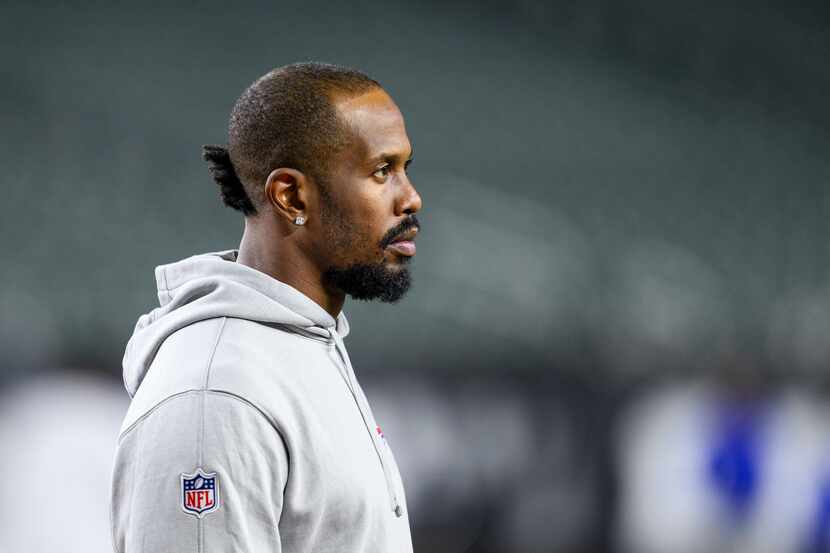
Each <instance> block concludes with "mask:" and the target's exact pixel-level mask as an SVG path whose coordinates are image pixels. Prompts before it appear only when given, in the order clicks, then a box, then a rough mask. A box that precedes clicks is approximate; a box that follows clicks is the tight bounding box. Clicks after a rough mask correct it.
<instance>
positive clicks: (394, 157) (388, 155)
mask: <svg viewBox="0 0 830 553" xmlns="http://www.w3.org/2000/svg"><path fill="white" fill-rule="evenodd" d="M414 158H415V148H413V149H412V151H411V152H410V153H409V157H406V156H404V155H402V154H398V153H392V152H383V153H380V154H378V155H376V156H375V157H374V158H372V160H371V162H372V163H377V162H379V161H386V162H388V163H392V162H395V161H398V160H404V162H405V163H409V162H410V161H412V160H413V159H414Z"/></svg>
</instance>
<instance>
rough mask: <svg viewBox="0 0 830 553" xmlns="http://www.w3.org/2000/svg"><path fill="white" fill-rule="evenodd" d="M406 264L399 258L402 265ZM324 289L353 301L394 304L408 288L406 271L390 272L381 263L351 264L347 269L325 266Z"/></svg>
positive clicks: (409, 283)
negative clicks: (341, 294) (331, 290)
mask: <svg viewBox="0 0 830 553" xmlns="http://www.w3.org/2000/svg"><path fill="white" fill-rule="evenodd" d="M408 261H409V258H403V259H402V260H401V262H402V263H406V262H408ZM323 283H324V284H325V285H326V286H327V287H332V288H336V289H338V290H342V291H343V292H344V293H346V294H348V295H349V296H351V297H352V298H354V299H356V300H364V301H369V300H380V301H382V302H385V303H395V302H396V301H398V300H400V299H401V298H402V297H403V296H404V294H406V291H407V290H409V287H410V286H411V285H412V277H411V276H410V274H409V269H407V268H406V267H400V268H398V269H396V270H390V269H389V268H387V267H386V266H385V264H384V263H383V262H381V263H378V264H374V265H373V264H367V263H355V264H353V265H349V266H347V267H343V268H338V267H329V268H328V269H327V270H326V271H325V272H324V273H323Z"/></svg>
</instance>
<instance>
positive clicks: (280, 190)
mask: <svg viewBox="0 0 830 553" xmlns="http://www.w3.org/2000/svg"><path fill="white" fill-rule="evenodd" d="M308 194H309V182H308V178H307V177H306V176H305V175H304V174H303V173H302V172H300V171H297V170H296V169H289V168H287V167H280V168H279V169H274V170H273V171H271V173H270V174H269V175H268V178H267V179H266V180H265V200H266V201H267V202H268V204H270V205H272V206H274V211H275V212H277V213H279V214H280V215H282V216H284V217H285V218H287V219H288V220H289V221H290V222H292V223H296V221H298V220H302V221H303V222H305V220H306V219H307V217H308V214H307V205H308V198H309V196H308ZM300 224H302V223H300Z"/></svg>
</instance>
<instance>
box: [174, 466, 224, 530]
mask: <svg viewBox="0 0 830 553" xmlns="http://www.w3.org/2000/svg"><path fill="white" fill-rule="evenodd" d="M218 491H219V490H218V489H217V486H216V473H215V472H204V471H203V470H202V469H200V468H199V469H196V472H194V473H193V474H182V509H183V510H184V512H185V513H188V514H190V515H196V516H197V517H200V518H201V517H203V516H205V515H206V514H208V513H210V512H212V511H215V510H216V509H217V508H218V507H219V493H218Z"/></svg>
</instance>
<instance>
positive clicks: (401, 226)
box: [380, 215, 421, 248]
mask: <svg viewBox="0 0 830 553" xmlns="http://www.w3.org/2000/svg"><path fill="white" fill-rule="evenodd" d="M416 227H417V228H418V229H420V228H421V222H420V221H418V217H416V216H415V215H409V216H408V217H407V218H406V219H404V220H403V221H401V222H400V223H398V224H397V225H395V226H394V227H392V228H391V229H389V230H388V231H387V232H386V234H384V235H383V239H382V240H381V241H380V247H381V248H385V247H386V246H388V245H389V244H391V243H392V242H394V241H395V239H396V238H398V237H399V236H400V235H401V234H403V233H405V232H406V231H408V230H410V229H412V228H416Z"/></svg>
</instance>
